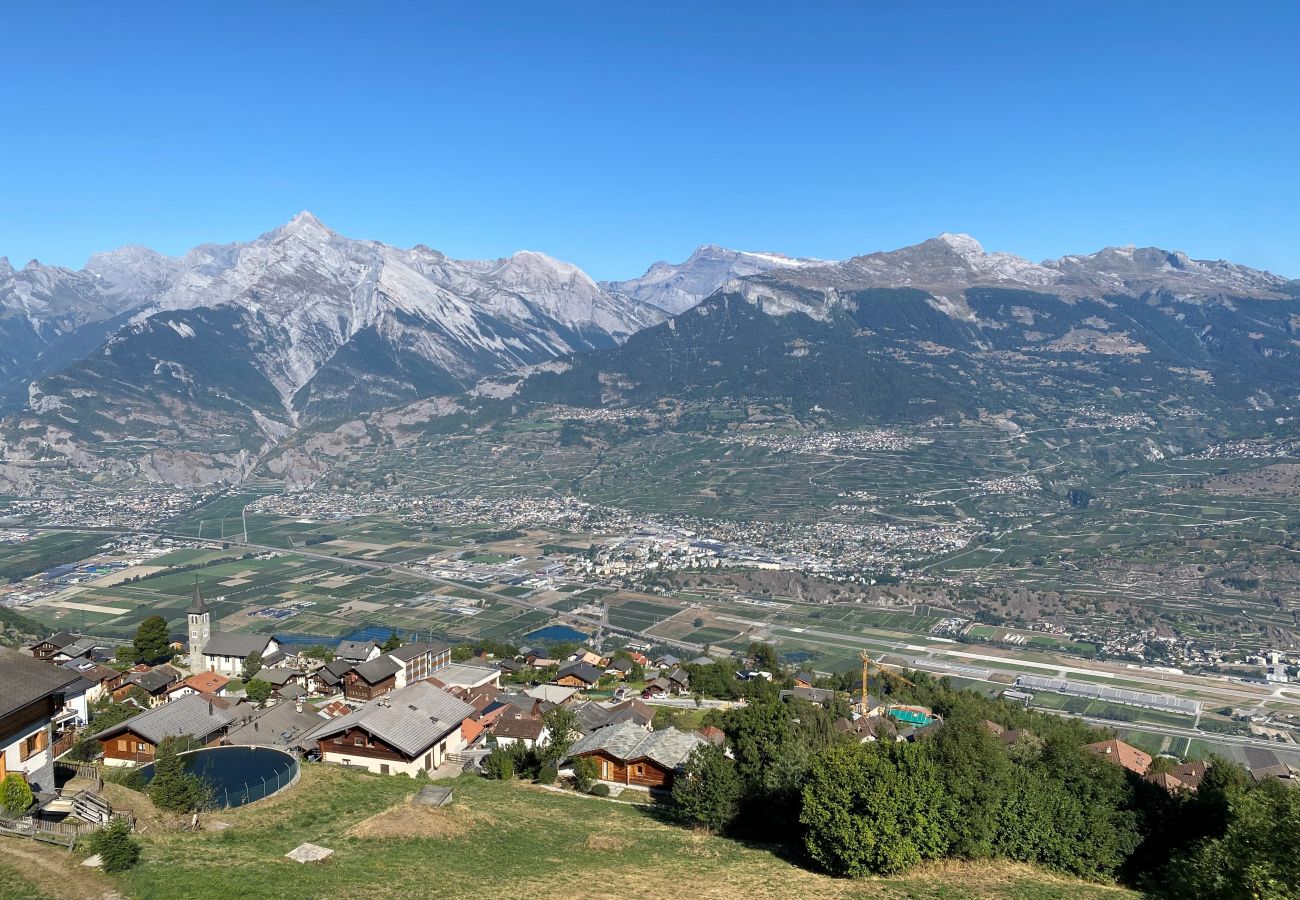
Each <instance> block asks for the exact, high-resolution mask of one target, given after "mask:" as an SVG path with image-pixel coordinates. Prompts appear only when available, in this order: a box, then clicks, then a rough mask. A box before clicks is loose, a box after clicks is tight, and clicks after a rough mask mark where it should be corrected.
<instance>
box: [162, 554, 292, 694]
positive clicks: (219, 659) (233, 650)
mask: <svg viewBox="0 0 1300 900" xmlns="http://www.w3.org/2000/svg"><path fill="white" fill-rule="evenodd" d="M217 599H218V600H220V599H221V598H220V597H218V598H217ZM185 615H186V619H187V620H188V622H189V641H190V646H189V651H190V654H189V656H190V672H192V673H194V674H196V675H197V674H198V673H199V672H216V673H217V674H218V675H225V676H226V677H227V678H238V677H239V676H240V675H241V674H242V672H243V668H244V663H245V661H246V660H247V659H248V658H249V657H250V656H253V655H254V654H256V655H257V657H258V658H260V659H261V661H262V664H263V665H266V666H271V665H275V664H276V663H278V662H280V661H281V660H283V659H284V652H283V651H282V650H281V649H280V642H279V641H277V640H276V639H275V638H274V637H273V636H271V635H269V634H244V633H242V632H235V631H216V632H214V631H213V630H212V608H211V607H210V606H208V601H206V600H204V599H203V592H202V591H201V590H200V589H199V580H198V579H197V578H195V579H194V599H192V600H191V601H190V605H189V606H188V607H187V608H186V609H185Z"/></svg>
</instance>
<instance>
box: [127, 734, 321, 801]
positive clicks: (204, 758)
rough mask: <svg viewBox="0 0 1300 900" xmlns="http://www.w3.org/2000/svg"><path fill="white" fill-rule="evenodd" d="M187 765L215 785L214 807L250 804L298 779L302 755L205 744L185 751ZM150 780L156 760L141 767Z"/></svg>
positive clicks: (141, 770) (187, 767)
mask: <svg viewBox="0 0 1300 900" xmlns="http://www.w3.org/2000/svg"><path fill="white" fill-rule="evenodd" d="M181 758H182V759H184V760H185V768H186V769H187V770H188V771H190V772H192V773H194V774H195V775H199V776H202V777H203V778H204V779H206V780H207V782H208V783H209V784H211V785H212V790H213V796H212V808H213V809H227V808H230V807H235V806H246V805H248V804H249V803H255V802H257V801H258V800H261V799H263V798H264V797H269V796H271V795H272V794H274V793H275V792H276V791H278V790H280V789H281V788H285V787H288V786H289V785H291V784H293V783H294V782H295V781H297V780H298V757H296V756H294V755H293V754H292V753H285V752H284V751H283V750H276V749H274V748H272V747H204V748H202V749H200V750H190V751H188V752H186V753H182V754H181ZM140 774H141V775H143V776H144V780H145V782H146V783H148V782H149V781H151V780H152V779H153V764H152V763H150V764H149V765H147V766H144V767H143V768H141V769H140Z"/></svg>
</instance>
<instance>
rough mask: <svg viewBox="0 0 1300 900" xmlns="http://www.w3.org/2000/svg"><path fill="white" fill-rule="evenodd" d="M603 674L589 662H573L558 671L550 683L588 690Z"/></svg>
mask: <svg viewBox="0 0 1300 900" xmlns="http://www.w3.org/2000/svg"><path fill="white" fill-rule="evenodd" d="M603 674H604V673H603V672H602V671H601V670H600V669H598V668H596V667H595V666H593V665H592V664H591V663H589V662H574V663H569V664H568V665H567V666H565V667H564V668H562V669H560V671H559V672H558V673H556V676H555V678H554V679H552V680H551V683H552V684H558V685H560V686H561V687H575V688H579V689H581V688H589V687H592V686H593V685H595V684H596V683H597V682H598V681H600V677H601V675H603Z"/></svg>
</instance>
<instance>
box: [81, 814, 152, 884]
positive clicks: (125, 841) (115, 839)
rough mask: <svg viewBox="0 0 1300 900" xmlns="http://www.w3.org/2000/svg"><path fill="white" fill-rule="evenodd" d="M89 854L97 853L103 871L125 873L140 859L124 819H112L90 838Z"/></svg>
mask: <svg viewBox="0 0 1300 900" xmlns="http://www.w3.org/2000/svg"><path fill="white" fill-rule="evenodd" d="M90 852H91V853H98V854H99V858H100V860H101V861H102V862H103V865H104V871H105V872H108V873H110V874H116V873H118V872H125V871H126V870H127V869H129V868H131V867H132V866H134V865H135V864H136V862H137V861H138V860H139V859H140V844H139V843H138V842H137V841H136V840H135V838H133V837H131V826H130V825H128V824H127V823H126V820H125V819H114V820H113V821H111V822H109V823H108V824H107V825H106V826H104V827H103V828H101V829H100V830H99V831H96V832H95V833H94V834H92V835H91V836H90Z"/></svg>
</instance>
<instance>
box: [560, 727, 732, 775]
mask: <svg viewBox="0 0 1300 900" xmlns="http://www.w3.org/2000/svg"><path fill="white" fill-rule="evenodd" d="M704 743H706V742H705V740H704V738H702V737H700V736H699V735H698V734H692V733H688V732H684V731H678V730H677V729H676V728H665V729H663V730H661V731H646V730H645V729H644V728H642V727H641V726H640V725H637V724H636V723H635V722H623V723H620V724H618V725H610V726H608V727H605V728H599V729H597V730H596V731H593V732H592V733H591V734H589V735H587V736H586V737H584V738H582V739H580V740H579V741H578V742H577V743H575V744H574V745H573V747H572V749H571V750H570V751H569V758H570V759H578V758H583V757H586V758H590V759H594V760H595V761H596V769H597V777H598V778H599V779H600V780H601V781H609V782H613V783H615V784H622V785H636V786H638V787H644V788H665V789H666V788H671V787H672V783H673V778H674V777H675V776H676V774H677V772H678V770H679V769H681V767H682V765H683V764H684V763H685V762H686V760H687V758H688V757H689V756H690V755H691V752H692V751H693V750H694V749H695V748H696V747H699V746H701V745H703V744H704Z"/></svg>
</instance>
